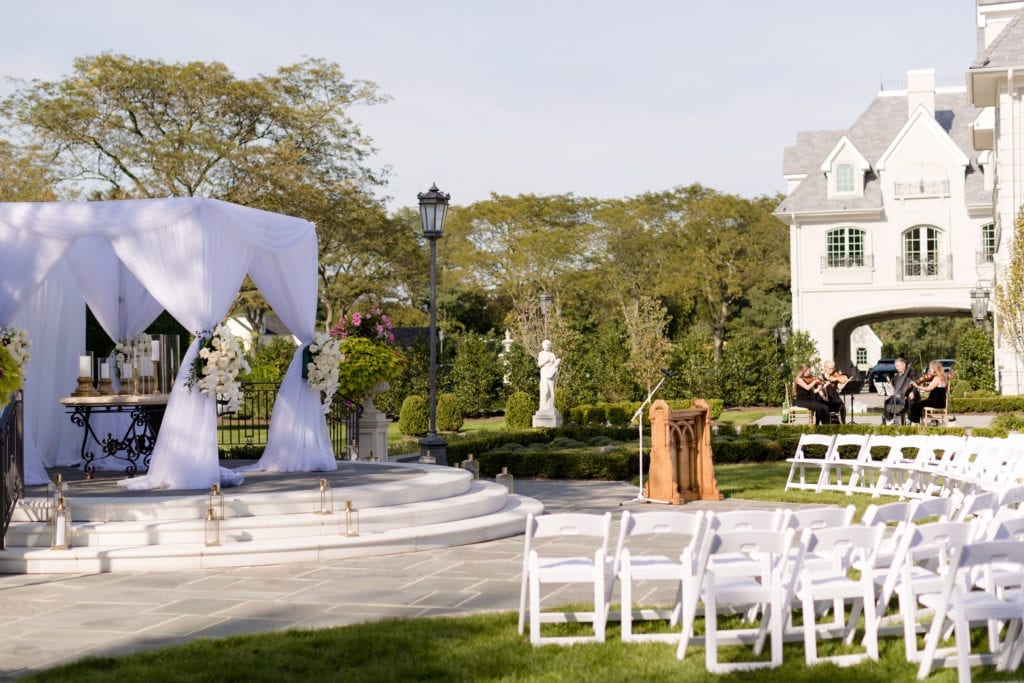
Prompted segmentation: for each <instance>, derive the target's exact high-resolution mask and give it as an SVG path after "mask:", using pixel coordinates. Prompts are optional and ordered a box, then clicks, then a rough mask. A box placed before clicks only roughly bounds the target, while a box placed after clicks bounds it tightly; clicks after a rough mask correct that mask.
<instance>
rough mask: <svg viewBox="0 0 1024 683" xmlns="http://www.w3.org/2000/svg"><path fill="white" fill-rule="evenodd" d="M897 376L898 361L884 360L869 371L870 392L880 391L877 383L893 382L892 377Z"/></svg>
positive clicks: (893, 359)
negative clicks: (876, 385)
mask: <svg viewBox="0 0 1024 683" xmlns="http://www.w3.org/2000/svg"><path fill="white" fill-rule="evenodd" d="M895 374H896V359H895V358H882V359H881V360H879V361H878V362H877V363H875V365H874V366H873V367H872V368H871V369H870V370H868V391H870V392H872V393H875V392H876V391H878V389H877V388H876V387H875V383H876V382H878V383H882V384H884V383H885V382H891V381H892V376H893V375H895Z"/></svg>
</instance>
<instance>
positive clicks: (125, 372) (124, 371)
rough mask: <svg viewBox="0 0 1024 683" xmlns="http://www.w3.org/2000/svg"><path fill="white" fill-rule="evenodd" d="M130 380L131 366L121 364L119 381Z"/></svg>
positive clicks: (129, 364)
mask: <svg viewBox="0 0 1024 683" xmlns="http://www.w3.org/2000/svg"><path fill="white" fill-rule="evenodd" d="M131 378H132V365H131V363H122V364H121V379H122V380H125V379H131Z"/></svg>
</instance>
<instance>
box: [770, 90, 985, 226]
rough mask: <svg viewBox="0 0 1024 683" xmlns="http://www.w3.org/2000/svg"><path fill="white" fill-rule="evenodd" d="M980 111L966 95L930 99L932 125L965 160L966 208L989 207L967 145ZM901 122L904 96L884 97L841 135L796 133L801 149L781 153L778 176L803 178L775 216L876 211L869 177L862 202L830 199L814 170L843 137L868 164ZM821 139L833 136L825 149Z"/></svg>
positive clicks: (874, 184)
mask: <svg viewBox="0 0 1024 683" xmlns="http://www.w3.org/2000/svg"><path fill="white" fill-rule="evenodd" d="M980 111H981V110H980V109H978V108H976V107H973V106H971V104H970V102H968V100H967V93H966V91H961V92H955V93H936V95H935V119H936V121H938V122H939V124H940V125H941V126H942V127H943V128H944V129H945V130H946V131H947V132H948V133H949V134H950V137H952V138H953V141H954V142H955V143H956V144H957V146H958V147H959V148H960V149H961V150H962V151H963V152H964V154H966V155H967V157H968V158H969V159H970V160H971V165H970V167H969V169H968V171H967V179H966V182H967V185H966V199H967V203H968V204H983V203H986V202H991V193H990V192H986V191H985V189H984V181H983V179H982V175H981V171H980V169H979V168H978V166H977V154H976V153H975V151H974V148H973V147H972V145H971V138H970V125H971V123H973V122H974V120H975V119H976V118H977V116H978V114H979V113H980ZM906 122H907V97H906V95H902V96H900V95H889V94H887V95H885V96H879V97H876V98H875V100H874V101H873V102H872V103H871V104H870V105H869V106H868V108H867V109H866V110H865V111H864V113H863V114H861V115H860V118H858V119H857V121H856V122H854V124H853V125H852V126H850V128H848V129H847V130H845V131H812V132H807V133H798V134H797V145H796V146H797V147H805V149H803V150H801V151H796V150H793V148H787V149H786V152H785V154H784V155H783V168H784V171H783V172H784V173H786V174H789V173H798V172H800V171H797V170H796V169H797V168H805V169H806V173H807V177H806V178H804V180H803V181H802V182H801V183H800V184H799V185H798V186H797V187H796V188H795V189H794V190H793V192H792V194H790V195H789V196H788V197H787V198H786V199H785V200H783V202H782V203H781V204H780V205H779V207H778V208H777V209H776V210H775V211H776V213H780V214H787V213H804V212H819V211H843V210H857V209H882V208H883V206H882V191H881V189H880V187H879V183H878V178H877V177H876V176H875V174H874V173H873V172H872V171H868V173H867V175H866V176H865V180H864V196H863V197H841V198H831V199H830V198H829V196H828V187H827V184H826V181H825V174H824V173H822V172H821V169H820V168H819V166H820V165H821V162H822V161H824V160H825V157H826V156H827V155H828V153H829V152H831V151H832V148H833V147H834V146H835V143H836V142H838V141H839V138H840V136H841V135H843V134H844V133H845V135H846V137H847V138H849V140H850V142H852V143H853V145H854V146H855V147H856V148H857V149H858V150H859V151H860V153H861V154H863V155H864V158H865V159H867V161H868V163H869V164H874V163H875V162H877V161H878V159H879V158H880V157H881V156H882V154H883V153H884V152H885V150H886V148H887V147H888V146H889V144H890V143H891V142H892V140H893V138H895V137H896V134H897V133H899V131H900V129H901V128H902V127H903V124H905V123H906ZM825 133H829V134H833V135H834V136H835V137H834V140H833V141H832V144H831V145H826V144H825V142H826V135H825ZM819 145H820V146H819ZM791 169H792V170H791Z"/></svg>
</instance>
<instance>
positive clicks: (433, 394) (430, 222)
mask: <svg viewBox="0 0 1024 683" xmlns="http://www.w3.org/2000/svg"><path fill="white" fill-rule="evenodd" d="M416 197H417V199H419V203H420V220H421V221H422V223H423V236H424V237H425V238H426V239H427V241H428V242H430V425H429V429H428V431H427V436H426V437H424V438H423V439H422V440H421V441H420V455H421V457H422V456H425V455H426V454H427V452H428V451H429V452H430V453H431V454H432V455H433V456H434V458H435V460H436V461H437V464H438V465H447V464H448V459H447V453H446V448H447V446H448V443H447V442H446V441H445V440H444V439H442V438H441V437H440V436H438V435H437V240H438V238H440V237H441V236H442V235H443V234H444V219H445V217H446V215H447V214H448V200H449V199H451V195H449V194H448V193H447V192H442V191H441V190H439V189H437V184H436V183H435V184H433V185H431V186H430V189H429V190H427V191H426V192H420V193H419V194H418V195H416Z"/></svg>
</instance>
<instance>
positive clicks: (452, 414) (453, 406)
mask: <svg viewBox="0 0 1024 683" xmlns="http://www.w3.org/2000/svg"><path fill="white" fill-rule="evenodd" d="M429 419H430V416H429V415H428V416H427V420H428V422H429ZM462 423H463V418H462V407H461V406H460V405H459V397H458V396H456V395H455V394H449V393H444V394H441V395H439V396H438V397H437V431H439V432H457V431H459V430H460V429H462Z"/></svg>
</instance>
